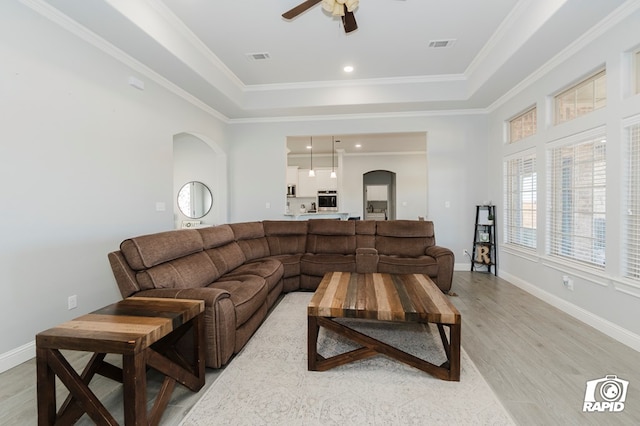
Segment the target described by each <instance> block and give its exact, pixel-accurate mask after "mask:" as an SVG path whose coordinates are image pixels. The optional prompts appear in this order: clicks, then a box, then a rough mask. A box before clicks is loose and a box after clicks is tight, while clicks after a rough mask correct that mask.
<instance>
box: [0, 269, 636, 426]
mask: <svg viewBox="0 0 640 426" xmlns="http://www.w3.org/2000/svg"><path fill="white" fill-rule="evenodd" d="M453 291H454V292H455V293H457V294H458V296H457V297H452V298H451V300H452V302H453V303H454V304H455V305H456V307H457V308H458V310H459V311H460V313H461V315H462V348H463V350H465V351H466V352H467V354H468V355H469V356H470V358H471V359H472V360H473V362H474V363H475V364H476V366H477V367H478V370H479V371H480V372H481V373H482V375H483V376H484V378H485V379H486V380H487V382H488V383H489V385H490V386H491V388H492V389H493V390H494V391H495V393H496V394H497V395H498V397H499V398H500V400H501V401H502V403H503V404H504V406H505V407H506V409H507V410H508V411H509V413H510V414H511V415H512V417H513V419H514V421H515V422H516V423H517V424H519V425H560V424H561V425H639V424H640V353H639V352H637V351H635V350H633V349H631V348H629V347H627V346H625V345H623V344H621V343H618V342H617V341H615V340H613V339H611V338H609V337H607V336H605V335H604V334H602V333H600V332H599V331H597V330H595V329H593V328H592V327H590V326H588V325H585V324H584V323H582V322H580V321H578V320H576V319H574V318H572V317H570V316H569V315H567V314H565V313H563V312H561V311H559V310H557V309H555V308H554V307H552V306H550V305H548V304H546V303H544V302H542V301H540V300H539V299H537V298H535V297H533V296H531V295H529V294H528V293H526V292H524V291H522V290H520V289H519V288H517V287H515V286H513V285H511V284H510V283H508V282H507V281H505V280H503V279H500V278H497V277H495V276H493V275H489V274H486V273H478V272H474V273H471V272H455V274H454V284H453ZM71 355H72V356H73V357H74V365H77V366H79V367H81V366H83V365H84V363H86V360H87V355H84V354H76V353H73V354H71ZM111 359H112V361H113V362H114V363H117V362H118V358H117V357H114V358H111ZM220 372H221V370H211V369H207V384H206V385H205V388H204V389H206V388H207V386H210V385H211V383H212V382H213V381H214V380H215V378H216V377H217V376H218V374H219V373H220ZM609 374H615V375H617V376H618V377H620V378H622V379H624V380H628V381H629V389H628V393H627V400H626V404H625V408H624V411H623V412H621V413H582V405H583V400H584V396H585V395H584V393H585V388H586V381H587V380H592V379H597V378H601V377H603V376H605V375H609ZM35 377H36V374H35V361H34V360H31V361H28V362H26V363H24V364H22V365H19V366H17V367H15V368H13V369H11V370H9V371H6V372H4V373H2V374H0V425H20V426H22V425H34V424H36V421H37V417H36V401H35V393H36V391H35V386H36V382H35ZM149 387H150V394H151V395H153V394H154V393H153V392H154V391H155V390H157V389H158V387H159V380H158V378H157V377H156V376H154V375H153V374H151V375H150V379H149ZM92 389H94V391H95V392H96V394H98V396H99V397H100V398H101V400H102V401H103V402H105V405H106V406H107V408H108V409H109V410H110V411H113V412H114V413H115V415H116V419H118V421H122V415H121V413H122V402H121V398H122V394H121V387H120V385H119V384H117V383H114V382H112V381H110V380H107V379H104V378H101V377H97V378H95V379H94V381H93V382H92ZM203 391H204V390H201V391H200V392H199V393H197V394H194V393H192V392H190V391H188V390H186V389H185V388H183V387H181V386H177V387H176V390H175V392H174V395H173V397H172V400H171V403H170V405H169V407H168V408H167V411H166V412H165V415H164V417H163V420H162V424H163V425H176V424H178V423H179V422H180V420H181V419H182V418H183V416H184V415H185V413H187V412H188V411H189V409H190V407H191V406H192V405H193V404H195V403H196V402H197V401H198V399H199V398H200V397H201V395H202V393H203ZM63 395H64V394H63ZM58 399H59V400H61V399H63V396H60V393H59V396H58ZM79 424H92V423H91V421H90V420H88V418H87V416H84V417H83V418H82V419H81V421H80V422H79ZM212 424H215V419H212Z"/></svg>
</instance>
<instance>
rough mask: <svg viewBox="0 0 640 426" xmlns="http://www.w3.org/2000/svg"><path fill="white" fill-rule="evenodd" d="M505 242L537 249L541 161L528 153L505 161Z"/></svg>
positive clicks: (513, 156) (524, 248)
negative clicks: (538, 172)
mask: <svg viewBox="0 0 640 426" xmlns="http://www.w3.org/2000/svg"><path fill="white" fill-rule="evenodd" d="M503 180H504V204H503V205H504V211H503V214H504V234H503V235H504V242H505V244H508V245H512V246H513V247H516V248H518V249H522V250H528V251H532V252H533V251H536V249H537V228H538V226H537V204H538V196H537V193H538V188H537V185H538V183H537V180H538V176H537V158H536V153H535V150H528V151H524V152H522V153H518V154H515V155H512V156H509V157H506V158H505V159H504V163H503Z"/></svg>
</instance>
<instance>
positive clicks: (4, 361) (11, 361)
mask: <svg viewBox="0 0 640 426" xmlns="http://www.w3.org/2000/svg"><path fill="white" fill-rule="evenodd" d="M35 356H36V342H35V340H34V341H31V342H29V343H26V344H24V345H22V346H20V347H18V348H15V349H12V350H10V351H9V352H5V353H3V354H0V373H2V372H4V371H7V370H9V369H11V368H13V367H15V366H18V365H20V364H22V363H23V362H25V361H29V360H30V359H32V358H34V357H35Z"/></svg>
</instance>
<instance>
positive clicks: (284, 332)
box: [181, 292, 514, 426]
mask: <svg viewBox="0 0 640 426" xmlns="http://www.w3.org/2000/svg"><path fill="white" fill-rule="evenodd" d="M311 296H312V294H311V293H302V292H296V293H290V294H287V295H286V296H285V297H284V299H283V300H282V301H281V302H280V304H279V305H278V306H277V307H276V309H275V310H274V311H273V312H272V313H271V315H269V317H268V318H267V319H266V320H265V322H264V324H263V325H262V326H261V327H260V329H258V331H257V332H256V334H255V335H254V336H253V337H252V338H251V340H250V341H249V343H248V344H247V345H246V346H245V348H244V349H243V350H242V351H241V352H240V353H239V354H238V355H237V356H236V357H235V358H234V359H233V360H232V361H231V363H230V364H229V365H228V366H227V367H226V368H225V370H224V371H223V372H222V373H221V374H220V376H219V377H218V378H217V380H216V381H215V382H214V383H213V384H212V385H211V387H210V388H209V389H207V391H206V392H205V393H204V395H203V396H202V398H201V399H200V400H199V401H198V402H197V403H196V405H195V406H194V407H193V408H192V410H191V411H190V412H189V413H188V414H187V416H186V417H185V419H184V420H183V421H182V423H181V424H182V425H183V426H195V425H252V426H253V425H512V424H514V423H513V421H512V420H511V418H510V416H509V414H508V413H507V412H506V410H505V409H504V407H503V406H502V405H501V404H500V402H499V401H498V399H497V398H496V396H495V395H494V393H493V391H492V390H491V389H490V388H489V385H488V384H487V383H486V382H485V380H484V379H483V378H482V376H481V375H480V373H479V372H478V370H477V369H476V367H475V365H474V364H473V363H472V362H471V360H470V359H469V356H468V355H467V354H466V353H465V352H464V349H463V350H462V354H461V364H462V369H461V379H460V382H447V381H443V380H439V379H436V378H434V377H432V376H430V375H429V374H427V373H424V372H422V371H420V370H417V369H415V368H413V367H410V366H408V365H405V364H402V363H400V362H398V361H395V360H392V359H389V358H387V357H385V356H383V355H378V356H375V357H372V358H369V359H366V360H362V361H356V362H354V363H351V364H347V365H344V366H340V367H337V368H334V369H332V370H328V371H324V372H315V371H307V305H308V303H309V301H310V300H311ZM345 321H346V320H345ZM355 324H358V326H357V327H356V326H355ZM350 326H354V327H355V328H357V329H358V330H359V331H361V332H363V333H365V334H368V335H371V336H372V337H375V338H378V339H380V340H382V341H385V342H387V343H391V344H393V345H397V346H398V347H400V348H402V349H403V350H405V351H406V352H409V353H412V354H414V355H416V356H420V357H424V358H426V359H429V360H430V361H432V362H433V360H438V362H437V363H438V364H439V363H441V362H444V361H445V360H446V356H445V354H444V350H443V349H442V342H441V341H440V336H439V334H438V330H437V328H436V327H435V326H431V325H420V324H412V325H410V324H397V323H380V322H362V321H360V322H353V321H352V322H350ZM320 330H321V331H320V337H319V339H318V351H319V353H321V354H322V355H324V356H329V355H332V354H338V353H341V352H344V351H346V350H349V349H353V348H355V346H353V345H352V344H351V343H350V342H349V341H348V340H347V339H345V338H342V337H339V336H337V335H335V334H334V333H332V332H329V331H327V330H325V329H323V328H321V329H320ZM462 337H463V343H464V329H463V330H462Z"/></svg>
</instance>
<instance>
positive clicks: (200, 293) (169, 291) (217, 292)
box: [133, 287, 230, 307]
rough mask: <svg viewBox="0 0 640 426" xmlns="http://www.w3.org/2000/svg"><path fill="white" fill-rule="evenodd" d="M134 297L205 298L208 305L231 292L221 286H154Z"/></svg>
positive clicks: (224, 297) (226, 296) (228, 295)
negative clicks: (220, 287)
mask: <svg viewBox="0 0 640 426" xmlns="http://www.w3.org/2000/svg"><path fill="white" fill-rule="evenodd" d="M133 297H165V298H169V299H193V300H204V305H205V306H206V307H210V306H213V305H214V304H215V303H216V302H217V301H219V300H221V299H227V298H229V297H230V294H229V292H228V291H226V290H222V289H219V288H209V287H197V288H154V289H151V290H142V291H139V292H137V293H136V294H135V295H133Z"/></svg>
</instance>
